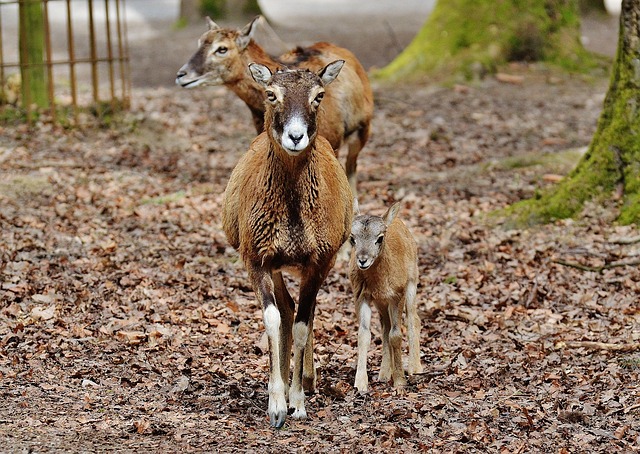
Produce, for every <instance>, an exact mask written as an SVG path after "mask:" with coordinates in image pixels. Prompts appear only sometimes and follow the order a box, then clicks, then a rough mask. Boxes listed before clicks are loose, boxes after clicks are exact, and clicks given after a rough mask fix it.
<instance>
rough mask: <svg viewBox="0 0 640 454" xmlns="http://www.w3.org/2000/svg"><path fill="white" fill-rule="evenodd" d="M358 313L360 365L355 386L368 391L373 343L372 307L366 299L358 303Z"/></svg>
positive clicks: (362, 391) (359, 389)
mask: <svg viewBox="0 0 640 454" xmlns="http://www.w3.org/2000/svg"><path fill="white" fill-rule="evenodd" d="M356 308H357V311H356V313H357V314H358V321H359V326H358V366H357V368H356V382H355V384H354V386H355V387H356V389H357V390H358V391H359V392H361V393H366V392H367V390H368V388H369V376H368V375H367V353H368V351H369V345H371V307H369V304H367V302H366V301H360V302H359V303H357V304H356Z"/></svg>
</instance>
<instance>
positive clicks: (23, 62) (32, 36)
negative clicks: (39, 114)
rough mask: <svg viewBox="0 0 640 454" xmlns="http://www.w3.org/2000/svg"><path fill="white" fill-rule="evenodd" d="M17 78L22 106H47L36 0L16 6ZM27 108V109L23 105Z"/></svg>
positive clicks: (41, 26) (41, 30) (40, 20)
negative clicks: (18, 55)
mask: <svg viewBox="0 0 640 454" xmlns="http://www.w3.org/2000/svg"><path fill="white" fill-rule="evenodd" d="M19 5H20V8H19V14H20V31H19V34H20V76H21V78H22V102H23V104H25V105H26V104H36V105H37V106H38V107H47V106H48V104H49V99H48V97H47V76H46V71H45V66H44V18H43V14H42V3H41V2H40V0H24V1H23V2H20V3H19ZM25 107H27V108H28V107H29V106H25Z"/></svg>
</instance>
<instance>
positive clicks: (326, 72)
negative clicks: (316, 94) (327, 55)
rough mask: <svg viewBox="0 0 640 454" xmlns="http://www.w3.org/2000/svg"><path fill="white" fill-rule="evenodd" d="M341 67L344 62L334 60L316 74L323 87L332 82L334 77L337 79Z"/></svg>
mask: <svg viewBox="0 0 640 454" xmlns="http://www.w3.org/2000/svg"><path fill="white" fill-rule="evenodd" d="M343 66H344V60H336V61H334V62H332V63H329V64H328V65H327V66H325V67H324V68H322V69H321V70H320V72H319V73H318V76H320V79H322V83H323V84H324V85H329V84H330V83H331V82H333V81H334V80H335V79H336V77H338V74H340V70H341V69H342V67H343Z"/></svg>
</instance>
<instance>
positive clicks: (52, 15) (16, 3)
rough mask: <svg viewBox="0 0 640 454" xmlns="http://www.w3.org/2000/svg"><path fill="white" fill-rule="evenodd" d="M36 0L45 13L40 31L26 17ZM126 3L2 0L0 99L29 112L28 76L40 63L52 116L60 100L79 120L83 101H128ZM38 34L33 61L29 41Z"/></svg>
mask: <svg viewBox="0 0 640 454" xmlns="http://www.w3.org/2000/svg"><path fill="white" fill-rule="evenodd" d="M34 4H37V7H38V8H39V9H40V11H41V15H42V22H41V24H42V25H43V27H42V33H41V34H40V35H38V34H36V33H35V32H36V30H35V28H36V27H33V25H32V28H34V30H30V29H29V24H30V23H29V22H28V21H27V7H33V5H34ZM125 6H126V5H125V1H124V0H0V82H1V83H0V87H1V88H0V99H1V100H2V101H4V103H12V104H16V105H20V106H22V108H23V109H24V110H25V111H26V113H27V118H31V113H32V111H33V110H34V109H35V108H36V106H35V105H34V104H33V102H34V99H33V95H34V93H32V82H33V81H32V80H30V77H34V76H33V74H34V73H35V71H36V70H38V69H39V71H40V73H43V72H44V79H45V84H46V101H47V102H46V104H47V107H48V109H49V110H50V111H51V114H52V115H51V117H52V120H53V121H55V120H56V115H55V110H56V107H57V106H70V107H71V109H72V111H73V115H74V116H75V117H76V120H77V116H78V108H79V107H81V106H90V105H99V104H101V103H103V102H108V103H111V105H112V107H113V108H114V109H115V108H116V106H122V107H123V108H127V107H129V104H130V100H131V77H130V71H129V46H128V42H127V24H126V17H125V9H126V8H125ZM38 19H39V18H38ZM31 24H32V23H31ZM37 31H39V30H37ZM34 35H36V38H35V39H36V41H38V42H37V43H36V45H39V46H40V47H41V48H42V49H43V52H41V54H42V55H41V58H37V59H36V61H31V59H30V58H29V52H28V49H27V45H28V43H29V40H31V41H33V40H34ZM40 36H41V37H42V39H41V40H40V39H39V38H40ZM40 41H43V42H40ZM31 44H32V45H33V42H32V43H31Z"/></svg>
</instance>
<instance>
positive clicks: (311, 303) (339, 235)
mask: <svg viewBox="0 0 640 454" xmlns="http://www.w3.org/2000/svg"><path fill="white" fill-rule="evenodd" d="M343 64H344V62H343V61H341V60H339V61H336V62H333V63H330V64H328V65H327V66H326V67H324V68H323V69H321V70H320V71H319V72H318V73H315V72H311V71H309V70H295V71H279V72H277V73H275V74H272V73H271V71H270V70H269V68H268V67H267V66H263V65H259V64H252V65H251V67H250V68H251V72H252V75H253V77H254V78H255V80H256V81H257V83H259V84H260V85H261V86H262V87H264V88H263V89H264V90H265V93H266V99H267V103H266V112H265V132H263V133H262V134H260V135H259V136H258V137H257V138H256V139H255V140H254V141H253V143H252V144H251V146H250V148H249V151H248V152H247V153H246V154H245V155H244V156H242V158H241V159H240V161H239V162H238V164H237V166H236V167H235V169H234V170H233V172H232V174H231V177H230V179H229V183H228V185H227V189H226V191H225V197H224V205H223V212H222V224H223V228H224V231H225V233H226V235H227V239H228V240H229V243H231V245H232V246H233V247H234V248H236V249H237V250H238V251H239V252H240V256H241V258H242V260H243V262H244V264H245V267H246V268H247V271H248V275H249V279H250V281H251V284H252V286H253V289H254V291H255V293H256V296H257V298H258V300H259V301H260V303H261V305H262V308H263V317H264V324H265V328H266V331H267V336H268V338H269V357H270V363H269V364H270V371H269V408H268V414H269V419H270V423H271V426H273V427H281V426H282V425H283V424H284V421H285V416H286V414H287V404H286V395H287V392H288V395H289V407H291V408H292V409H293V414H292V416H293V417H294V418H305V417H306V410H305V407H304V391H303V386H304V388H306V389H313V387H314V385H315V384H314V382H315V367H314V365H313V314H314V309H315V304H316V295H317V293H318V290H319V289H320V286H321V285H322V283H323V282H324V280H325V278H326V276H327V274H328V273H329V270H330V269H331V267H332V266H333V264H334V262H335V255H336V252H337V251H338V249H339V248H340V246H341V245H342V244H343V243H344V242H345V241H346V239H347V237H348V236H349V229H350V226H351V219H352V206H351V197H352V195H351V190H350V188H349V183H348V181H347V178H346V176H345V174H344V172H342V171H340V164H339V163H338V161H337V159H336V158H335V156H334V154H333V150H332V148H331V145H330V144H329V142H328V141H327V140H326V139H324V137H322V136H320V135H318V134H317V113H318V107H319V105H320V103H321V101H322V98H323V95H324V90H325V89H324V87H325V86H326V85H328V84H329V83H331V82H332V81H333V80H334V79H335V78H336V77H337V76H338V74H339V73H340V69H341V68H342V66H343ZM283 271H287V272H290V273H292V274H293V275H295V276H298V277H299V278H300V292H299V295H300V296H299V302H298V312H297V313H296V314H295V321H294V318H293V316H294V310H295V304H294V302H293V299H292V298H291V296H290V295H289V292H288V291H287V288H286V286H285V283H284V281H283V277H282V272H283ZM292 343H293V364H294V366H293V378H292V381H291V388H290V390H289V387H288V381H289V367H290V364H289V363H290V358H291V348H292Z"/></svg>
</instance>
